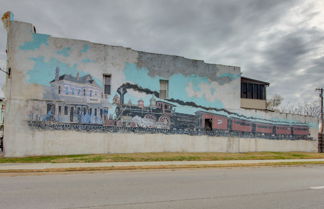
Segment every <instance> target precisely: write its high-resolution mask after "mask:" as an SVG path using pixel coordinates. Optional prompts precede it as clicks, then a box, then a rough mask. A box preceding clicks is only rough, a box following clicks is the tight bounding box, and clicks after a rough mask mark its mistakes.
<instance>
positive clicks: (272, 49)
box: [0, 0, 324, 101]
mask: <svg viewBox="0 0 324 209" xmlns="http://www.w3.org/2000/svg"><path fill="white" fill-rule="evenodd" d="M314 1H315V0H314ZM310 2H311V1H310ZM0 3H1V9H0V12H1V13H3V12H5V11H6V10H11V11H13V12H14V14H15V15H16V19H18V20H21V21H26V22H31V23H33V24H34V25H35V26H36V28H37V30H38V32H40V33H47V34H51V35H53V36H58V37H67V38H76V39H83V40H90V41H93V42H99V43H105V44H111V45H122V46H125V47H131V48H133V49H136V50H140V51H148V52H155V53H163V54H172V55H179V56H185V57H188V58H192V59H201V60H205V61H207V62H209V63H218V64H225V65H236V66H240V67H241V68H242V70H243V73H244V75H245V76H249V77H252V78H256V79H261V80H265V81H269V82H271V86H270V89H269V92H270V94H274V93H279V94H281V95H282V96H283V97H285V98H286V100H287V101H297V100H300V97H302V98H304V100H311V99H314V98H315V96H316V94H314V88H315V87H318V86H324V83H323V82H324V81H323V80H324V79H322V78H321V77H322V76H321V65H322V64H323V57H320V56H319V55H318V54H316V52H318V51H320V50H322V51H323V50H324V47H323V46H324V45H323V40H324V33H323V28H319V27H316V28H314V27H311V26H309V21H311V20H312V19H314V18H316V17H317V16H318V15H319V8H316V7H315V6H314V5H313V4H312V3H309V4H305V1H303V0H287V1H282V0H271V1H269V0H245V1H239V0H218V1H213V0H204V1H202V0H192V1H185V0H183V1H177V0H163V1H162V0H155V1H152V0H150V1H149V0H145V1H141V0H138V1H131V0H128V1H127V0H120V1H85V0H83V1H82V0H81V1H75V0H71V1H64V3H63V2H62V3H60V2H57V1H44V0H33V1H23V2H21V1H15V0H11V1H4V0H0ZM295 8H297V9H298V10H297V11H298V15H299V17H301V18H300V20H298V21H297V22H295V23H293V24H295V25H293V26H292V27H291V24H292V23H291V22H289V21H288V22H287V20H290V19H293V18H290V17H289V15H290V13H289V12H290V11H291V10H292V9H295ZM287 15H288V17H287ZM285 25H286V26H287V25H288V26H290V27H280V26H285ZM0 33H1V34H4V30H3V28H1V29H0ZM4 44H5V39H4V36H3V35H2V36H0V49H1V52H2V53H0V60H4V59H5V54H4V53H3V52H4V50H5V45H4ZM1 76H3V75H1ZM0 82H1V79H0Z"/></svg>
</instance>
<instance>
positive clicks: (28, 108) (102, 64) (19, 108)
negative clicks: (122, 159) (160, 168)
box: [4, 21, 318, 156]
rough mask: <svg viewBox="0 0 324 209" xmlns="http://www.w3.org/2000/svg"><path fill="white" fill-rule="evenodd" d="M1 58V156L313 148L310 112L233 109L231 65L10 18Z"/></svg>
mask: <svg viewBox="0 0 324 209" xmlns="http://www.w3.org/2000/svg"><path fill="white" fill-rule="evenodd" d="M8 68H10V69H11V76H10V77H9V78H8V79H7V84H6V89H5V95H6V97H7V105H6V115H5V117H6V120H5V141H4V146H5V155H6V156H23V155H47V154H80V153H107V152H115V153H116V152H154V151H159V152H160V151H192V152H204V151H220V152H226V151H230V152H236V151H241V152H242V151H266V150H272V151H310V152H311V151H316V149H317V147H316V146H315V144H316V140H317V135H316V131H317V129H318V123H317V121H316V119H314V118H309V117H301V116H291V115H284V114H275V113H264V112H259V111H247V110H242V109H240V68H239V67H233V66H224V65H214V64H206V63H204V62H203V61H197V60H189V59H185V58H183V57H177V56H169V55H160V54H153V53H145V52H137V51H134V50H132V49H128V48H124V47H117V46H107V45H102V44H95V43H91V42H87V41H80V40H71V39H63V38H54V37H51V36H49V35H45V34H38V33H34V31H33V26H32V25H31V24H28V23H22V22H15V21H11V23H10V26H9V27H8ZM107 75H109V76H108V79H107V77H104V76H107ZM105 79H106V82H107V80H108V82H107V83H106V84H109V85H106V86H105ZM160 80H167V81H168V97H167V98H166V99H162V98H160V97H161V95H160V94H161V92H160V90H161V89H160ZM105 88H106V90H105Z"/></svg>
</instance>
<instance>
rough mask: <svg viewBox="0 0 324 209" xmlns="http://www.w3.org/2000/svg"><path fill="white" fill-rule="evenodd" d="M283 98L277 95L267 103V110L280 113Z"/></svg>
mask: <svg viewBox="0 0 324 209" xmlns="http://www.w3.org/2000/svg"><path fill="white" fill-rule="evenodd" d="M282 101H283V98H282V97H281V96H280V95H279V94H275V95H273V96H272V97H271V99H269V100H268V101H267V109H268V110H272V111H279V106H280V104H281V102H282Z"/></svg>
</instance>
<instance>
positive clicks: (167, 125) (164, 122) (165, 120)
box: [159, 115, 170, 127]
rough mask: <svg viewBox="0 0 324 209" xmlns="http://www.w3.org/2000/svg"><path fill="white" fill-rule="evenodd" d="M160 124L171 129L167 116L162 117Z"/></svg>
mask: <svg viewBox="0 0 324 209" xmlns="http://www.w3.org/2000/svg"><path fill="white" fill-rule="evenodd" d="M159 122H160V123H162V124H163V125H164V126H166V127H170V117H168V116H166V115H162V116H160V117H159Z"/></svg>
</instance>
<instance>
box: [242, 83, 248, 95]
mask: <svg viewBox="0 0 324 209" xmlns="http://www.w3.org/2000/svg"><path fill="white" fill-rule="evenodd" d="M241 97H242V98H247V83H241Z"/></svg>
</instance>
